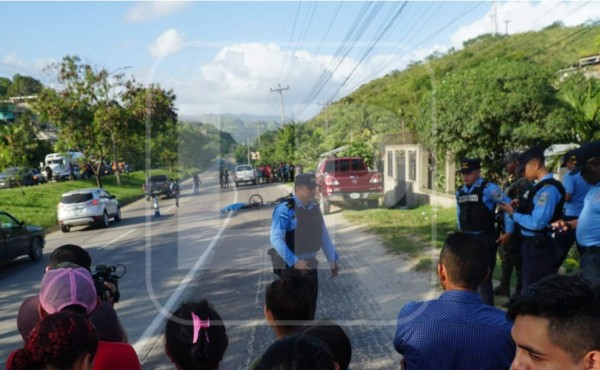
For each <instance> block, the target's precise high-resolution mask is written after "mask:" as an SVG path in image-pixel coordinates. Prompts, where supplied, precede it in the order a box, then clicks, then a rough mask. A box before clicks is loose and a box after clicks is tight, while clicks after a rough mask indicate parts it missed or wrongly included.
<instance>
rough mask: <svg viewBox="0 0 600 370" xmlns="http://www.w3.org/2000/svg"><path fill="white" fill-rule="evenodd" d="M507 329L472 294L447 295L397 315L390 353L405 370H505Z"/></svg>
mask: <svg viewBox="0 0 600 370" xmlns="http://www.w3.org/2000/svg"><path fill="white" fill-rule="evenodd" d="M511 328H512V323H510V322H509V321H508V320H507V319H506V315H505V313H504V312H503V311H501V310H499V309H497V308H495V307H491V306H488V305H485V304H483V303H482V302H481V298H479V295H478V294H477V293H476V292H471V291H462V290H450V291H446V292H444V293H443V294H442V295H441V296H440V298H439V299H437V300H432V301H425V302H411V303H408V304H406V305H405V306H404V307H402V309H401V310H400V314H399V315H398V326H397V328H396V336H395V337H394V348H395V349H396V351H397V352H398V353H400V354H402V355H403V356H404V361H405V363H406V368H407V369H408V370H416V369H419V370H429V369H431V370H440V369H457V370H458V369H460V370H465V369H466V370H468V369H473V370H475V369H477V370H485V369H490V370H491V369H494V370H496V369H508V368H510V364H511V362H512V360H513V358H514V356H515V349H516V346H515V343H514V342H513V340H512V338H511V336H510V330H511Z"/></svg>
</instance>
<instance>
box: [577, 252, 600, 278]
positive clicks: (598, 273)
mask: <svg viewBox="0 0 600 370" xmlns="http://www.w3.org/2000/svg"><path fill="white" fill-rule="evenodd" d="M579 251H580V254H579V266H580V268H581V275H583V277H585V278H586V279H588V280H590V281H591V282H592V283H595V284H600V245H599V246H595V247H583V246H581V247H580V248H579Z"/></svg>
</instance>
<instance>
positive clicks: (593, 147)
mask: <svg viewBox="0 0 600 370" xmlns="http://www.w3.org/2000/svg"><path fill="white" fill-rule="evenodd" d="M573 156H574V157H575V164H576V165H577V167H575V168H574V169H573V170H572V171H571V175H574V174H576V173H579V171H581V169H582V168H583V167H585V165H586V163H588V162H591V161H593V160H594V159H596V158H600V141H592V142H590V143H585V144H583V145H582V146H580V147H579V148H577V149H575V150H574V151H573Z"/></svg>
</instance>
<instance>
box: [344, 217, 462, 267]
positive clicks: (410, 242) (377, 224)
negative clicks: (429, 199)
mask: <svg viewBox="0 0 600 370" xmlns="http://www.w3.org/2000/svg"><path fill="white" fill-rule="evenodd" d="M344 217H346V218H347V219H348V220H350V221H352V222H355V223H357V224H359V225H362V226H364V227H365V230H366V231H367V232H371V233H374V234H376V235H378V236H379V237H381V239H382V240H383V246H384V247H385V249H386V250H387V251H388V252H390V253H393V254H402V255H405V256H408V257H410V258H425V257H424V253H425V251H427V250H429V249H430V248H431V247H432V246H433V247H435V248H436V249H441V247H442V245H443V242H444V239H445V238H446V235H448V233H449V232H451V231H453V230H456V210H455V209H453V208H442V207H435V206H430V205H426V206H421V207H418V208H415V209H369V210H360V211H358V210H344Z"/></svg>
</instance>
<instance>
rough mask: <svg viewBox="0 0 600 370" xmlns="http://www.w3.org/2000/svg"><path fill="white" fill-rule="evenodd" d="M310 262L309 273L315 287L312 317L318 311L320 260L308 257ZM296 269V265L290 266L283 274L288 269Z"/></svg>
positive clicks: (284, 271) (283, 273) (307, 259)
mask: <svg viewBox="0 0 600 370" xmlns="http://www.w3.org/2000/svg"><path fill="white" fill-rule="evenodd" d="M306 261H307V262H308V266H309V267H310V272H309V273H308V275H309V276H310V277H311V278H312V280H313V284H314V287H315V296H314V297H313V305H312V317H315V312H316V311H317V298H318V297H319V261H317V259H316V258H306ZM292 270H294V266H292V267H288V266H286V269H285V270H283V272H282V275H281V276H284V275H285V273H286V271H292Z"/></svg>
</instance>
